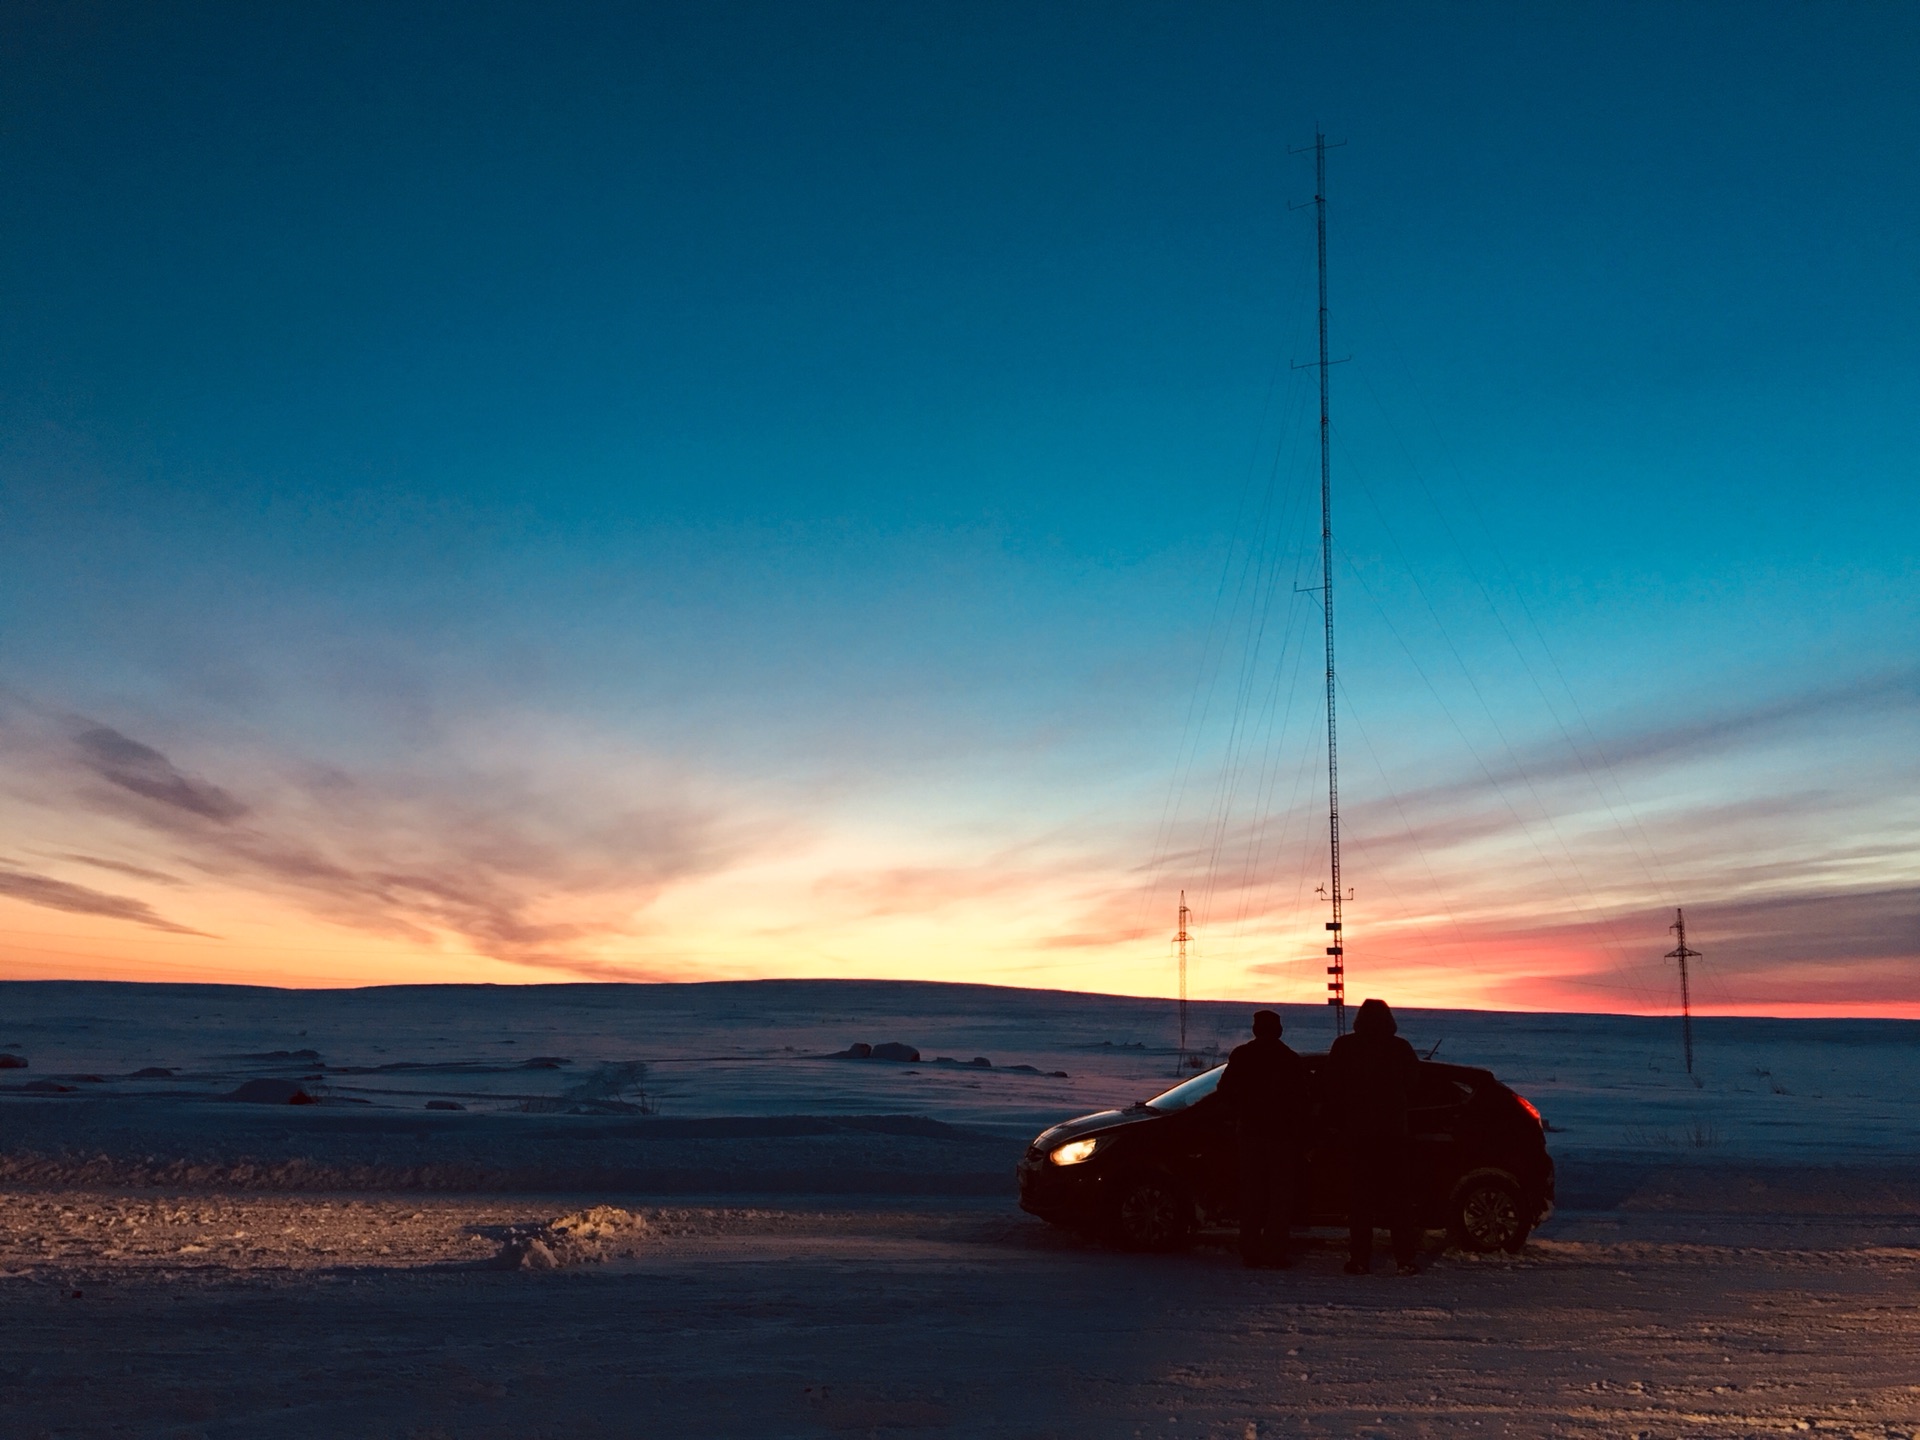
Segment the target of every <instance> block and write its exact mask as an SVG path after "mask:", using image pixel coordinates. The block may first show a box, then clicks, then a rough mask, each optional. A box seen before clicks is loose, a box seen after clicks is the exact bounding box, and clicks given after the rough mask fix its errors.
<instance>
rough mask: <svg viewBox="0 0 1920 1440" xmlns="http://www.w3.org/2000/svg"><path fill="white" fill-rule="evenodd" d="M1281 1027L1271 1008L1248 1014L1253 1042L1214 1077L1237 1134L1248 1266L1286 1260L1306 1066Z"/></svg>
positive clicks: (1242, 1242) (1288, 1259) (1239, 1048)
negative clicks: (1286, 1040) (1250, 1019)
mask: <svg viewBox="0 0 1920 1440" xmlns="http://www.w3.org/2000/svg"><path fill="white" fill-rule="evenodd" d="M1281 1030H1282V1026H1281V1024H1280V1017H1279V1016H1278V1015H1277V1014H1275V1013H1274V1012H1273V1011H1271V1010H1256V1011H1254V1014H1253V1039H1251V1040H1249V1041H1248V1042H1247V1043H1246V1044H1244V1045H1239V1046H1236V1047H1235V1048H1234V1051H1233V1053H1232V1054H1231V1055H1229V1056H1228V1057H1227V1069H1226V1073H1225V1074H1223V1075H1222V1076H1221V1077H1220V1090H1219V1094H1220V1095H1221V1097H1222V1098H1223V1099H1224V1100H1225V1101H1226V1103H1227V1106H1228V1108H1229V1111H1230V1113H1231V1114H1232V1115H1233V1118H1234V1123H1235V1125H1236V1126H1237V1128H1238V1130H1239V1135H1240V1258H1241V1259H1242V1260H1243V1261H1244V1262H1245V1263H1246V1264H1248V1265H1255V1266H1268V1265H1272V1266H1282V1267H1284V1266H1286V1265H1290V1264H1291V1263H1292V1256H1291V1255H1290V1254H1289V1253H1288V1251H1289V1240H1290V1237H1289V1232H1290V1230H1291V1229H1292V1225H1293V1205H1294V1194H1295V1190H1296V1187H1297V1185H1298V1183H1299V1177H1300V1168H1301V1167H1300V1151H1301V1137H1302V1136H1303V1135H1304V1134H1305V1131H1306V1118H1307V1116H1306V1111H1307V1067H1306V1065H1305V1064H1304V1063H1303V1062H1302V1061H1301V1059H1300V1057H1299V1056H1298V1055H1297V1054H1295V1053H1294V1051H1293V1049H1292V1048H1291V1047H1290V1046H1288V1045H1287V1044H1285V1043H1284V1042H1283V1041H1282V1040H1281V1039H1280V1034H1281Z"/></svg>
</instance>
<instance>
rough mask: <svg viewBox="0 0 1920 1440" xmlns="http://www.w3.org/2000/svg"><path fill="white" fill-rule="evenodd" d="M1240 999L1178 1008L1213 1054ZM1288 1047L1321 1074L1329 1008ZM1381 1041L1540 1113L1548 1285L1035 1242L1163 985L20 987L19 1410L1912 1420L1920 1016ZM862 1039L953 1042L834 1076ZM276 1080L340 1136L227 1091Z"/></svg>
mask: <svg viewBox="0 0 1920 1440" xmlns="http://www.w3.org/2000/svg"><path fill="white" fill-rule="evenodd" d="M1245 1009H1246V1007H1243V1006H1232V1007H1226V1006H1200V1007H1196V1012H1197V1020H1198V1028H1199V1030H1200V1039H1201V1041H1202V1043H1203V1044H1219V1045H1225V1044H1229V1043H1231V1042H1232V1041H1234V1040H1236V1039H1237V1038H1238V1033H1239V1031H1240V1028H1241V1027H1242V1026H1243V1025H1244V1012H1245ZM1288 1018H1289V1030H1290V1038H1293V1039H1294V1040H1295V1041H1296V1043H1299V1044H1301V1046H1302V1048H1319V1047H1318V1044H1316V1043H1315V1042H1316V1040H1318V1042H1319V1043H1321V1044H1323V1043H1324V1039H1325V1036H1324V1034H1317V1033H1316V1032H1319V1031H1324V1029H1325V1017H1324V1016H1322V1015H1320V1014H1317V1013H1313V1012H1289V1016H1288ZM1402 1021H1403V1029H1404V1030H1405V1032H1406V1033H1408V1034H1409V1036H1410V1038H1412V1039H1413V1040H1414V1041H1415V1043H1416V1044H1419V1045H1420V1046H1421V1047H1422V1048H1423V1049H1424V1048H1426V1047H1427V1046H1429V1045H1432V1044H1433V1043H1435V1042H1436V1041H1438V1042H1440V1044H1441V1052H1440V1053H1441V1055H1442V1056H1443V1057H1445V1058H1448V1059H1451V1060H1454V1061H1456V1062H1459V1063H1477V1064H1485V1065H1487V1066H1489V1067H1490V1068H1492V1069H1493V1070H1494V1071H1495V1072H1496V1073H1497V1074H1499V1075H1500V1076H1501V1077H1502V1078H1503V1079H1506V1080H1507V1081H1509V1083H1511V1084H1513V1085H1515V1086H1516V1088H1518V1089H1520V1090H1521V1091H1522V1092H1523V1093H1525V1094H1527V1095H1529V1096H1530V1097H1531V1098H1533V1099H1534V1100H1535V1101H1536V1103H1538V1104H1540V1106H1541V1108H1542V1109H1543V1110H1544V1111H1545V1112H1546V1113H1547V1115H1548V1117H1549V1119H1550V1120H1552V1121H1553V1122H1554V1124H1555V1126H1556V1127H1558V1128H1557V1131H1556V1133H1555V1134H1553V1135H1551V1136H1550V1137H1549V1138H1550V1142H1551V1144H1552V1147H1553V1149H1554V1152H1555V1155H1556V1157H1557V1158H1558V1160H1559V1162H1560V1166H1561V1174H1562V1183H1561V1192H1560V1193H1561V1210H1560V1212H1559V1214H1557V1215H1556V1216H1555V1217H1554V1218H1553V1219H1552V1220H1551V1221H1550V1222H1549V1223H1548V1224H1547V1226H1546V1227H1544V1228H1543V1230H1542V1231H1541V1232H1540V1233H1539V1235H1538V1236H1537V1237H1536V1238H1535V1240H1534V1241H1533V1242H1532V1244H1531V1245H1530V1246H1529V1248H1528V1250H1527V1252H1526V1253H1525V1254H1524V1255H1521V1256H1519V1257H1514V1258H1506V1257H1502V1258H1499V1259H1476V1258H1469V1257H1465V1256H1460V1255H1450V1254H1441V1253H1437V1252H1436V1253H1434V1254H1432V1255H1431V1257H1430V1259H1431V1263H1430V1266H1429V1268H1428V1269H1427V1271H1426V1273H1424V1274H1423V1275H1421V1276H1419V1277H1417V1278H1415V1279H1413V1280H1410V1281H1400V1280H1397V1279H1394V1278H1389V1277H1386V1276H1381V1277H1377V1278H1373V1279H1367V1280H1355V1279H1352V1278H1350V1277H1346V1276H1343V1275H1341V1274H1340V1273H1339V1263H1338V1262H1339V1255H1338V1252H1337V1250H1336V1248H1335V1246H1334V1237H1332V1236H1322V1237H1320V1238H1319V1240H1318V1242H1317V1243H1316V1246H1315V1248H1314V1250H1313V1251H1312V1253H1311V1254H1310V1255H1309V1257H1308V1259H1307V1260H1306V1262H1305V1263H1304V1264H1303V1265H1301V1266H1300V1267H1299V1268H1297V1269H1296V1270H1294V1271H1291V1272H1287V1273H1284V1274H1279V1273H1248V1272H1244V1271H1242V1270H1241V1269H1240V1268H1239V1267H1238V1266H1237V1264H1235V1263H1234V1262H1233V1260H1232V1258H1231V1257H1230V1256H1229V1255H1228V1254H1227V1253H1226V1252H1225V1251H1224V1250H1221V1249H1218V1248H1215V1247H1211V1246H1206V1245H1203V1246H1201V1247H1199V1248H1198V1249H1196V1250H1195V1251H1194V1252H1192V1253H1191V1254H1188V1255H1183V1256H1172V1257H1143V1256H1129V1255H1118V1254H1113V1253H1109V1252H1105V1251H1102V1250H1099V1249H1096V1248H1092V1247H1089V1246H1087V1245H1084V1244H1083V1243H1081V1242H1078V1241H1076V1240H1074V1239H1072V1238H1071V1237H1066V1236H1062V1235H1060V1234H1058V1233H1057V1232H1053V1231H1050V1230H1049V1229H1048V1228H1047V1227H1045V1226H1043V1225H1040V1224H1039V1223H1038V1222H1034V1221H1031V1220H1029V1219H1028V1218H1027V1217H1024V1216H1022V1215H1021V1214H1020V1213H1019V1211H1018V1210H1017V1209H1016V1208H1014V1206H1013V1204H1012V1202H1011V1196H1010V1191H1011V1177H1010V1168H1011V1164H1012V1161H1013V1158H1014V1155H1015V1154H1016V1153H1017V1151H1018V1148H1019V1146H1020V1144H1021V1143H1022V1141H1024V1139H1025V1138H1027V1137H1028V1136H1029V1135H1031V1134H1032V1133H1033V1132H1034V1131H1035V1130H1037V1129H1038V1128H1040V1126H1041V1125H1043V1124H1045V1123H1047V1122H1049V1121H1051V1120H1055V1119H1058V1118H1060V1117H1062V1116H1064V1115H1067V1114H1072V1113H1077V1112H1080V1111H1084V1110H1089V1109H1094V1108H1098V1107H1100V1106H1103V1105H1106V1104H1110V1103H1113V1102H1115V1101H1126V1100H1131V1099H1134V1098H1138V1097H1140V1096H1142V1095H1145V1094H1148V1093H1151V1092H1152V1091H1154V1090H1156V1089H1158V1088H1160V1087H1161V1086H1162V1085H1164V1084H1165V1083H1168V1081H1169V1080H1170V1078H1171V1071H1172V1068H1173V1055H1172V1052H1171V1047H1170V1044H1169V1041H1170V1039H1171V1023H1170V1022H1171V1013H1170V1007H1168V1006H1167V1005H1165V1004H1163V1003H1161V1004H1155V1003H1151V1002H1143V1001H1133V1000H1122V999H1114V998H1109V997H1092V996H1072V995H1058V994H1036V993H1032V992H1017V991H1001V990H994V989H989V988H986V987H954V986H918V985H888V984H869V983H832V982H815V983H777V984H764V985H717V986H635V987H600V986H571V987H547V988H541V989H534V990H517V989H492V988H487V987H456V988H449V989H432V990H428V989H400V990H383V991H359V992H275V991H261V990H245V989H229V988H215V987H195V986H177V987H174V986H146V987H134V986H122V985H106V984H98V985H95V984H65V983H61V984H20V983H14V984H5V985H0V1049H4V1050H5V1051H7V1052H10V1053H13V1054H17V1055H20V1056H22V1057H24V1058H25V1059H26V1060H27V1061H28V1062H29V1063H28V1064H27V1066H25V1067H24V1068H5V1069H0V1187H4V1188H3V1190H0V1194H4V1201H5V1203H4V1206H3V1207H0V1326H4V1330H3V1331H0V1333H4V1334H5V1335H6V1336H7V1344H6V1345H5V1346H4V1347H0V1415H4V1416H5V1417H6V1419H7V1430H8V1433H9V1434H20V1435H75V1436H78V1435H88V1436H92V1435H118V1434H126V1435H155V1436H201V1435H204V1436H209V1437H212V1436H242V1435H246V1436H251V1435H264V1434H273V1435H287V1436H305V1435H313V1436H323V1435H324V1436H333V1435H369V1436H387V1435H391V1436H396V1437H399V1436H435V1435H443V1436H463V1437H464V1436H483V1435H499V1436H541V1435H553V1436H563V1435H564V1436H574V1435H595V1434H608V1435H648V1436H650V1435H662V1436H667V1435H672V1436H680V1435H725V1436H732V1435H740V1436H780V1435H795V1436H813V1435H833V1434H851V1435H867V1434H874V1435H900V1436H907V1435H941V1434H951V1435H973V1434H981V1435H992V1434H1007V1435H1023V1436H1027V1435H1030V1436H1044V1435H1062V1436H1065V1435H1072V1436H1081V1435H1085V1436H1109V1435H1120V1436H1127V1435H1135V1434H1138V1435H1143V1436H1167V1437H1176V1436H1193V1435H1207V1436H1221V1437H1233V1440H1242V1437H1245V1436H1247V1435H1249V1434H1251V1435H1256V1436H1258V1435H1282V1434H1296V1433H1298V1434H1328V1435H1370V1434H1378V1435H1395V1436H1401V1435H1414V1436H1418V1435H1448V1436H1451V1435H1462V1436H1465V1435H1475V1436H1480V1435H1498V1434H1511V1435H1536V1434H1538V1435H1546V1434H1566V1435H1595V1436H1600V1435H1607V1436H1620V1435H1647V1436H1660V1437H1670V1436H1671V1437H1679V1436H1746V1435H1770V1434H1785V1433H1808V1432H1809V1431H1812V1432H1815V1433H1818V1432H1826V1433H1841V1434H1853V1435H1870V1436H1873V1437H1875V1440H1887V1437H1890V1436H1902V1435H1911V1434H1914V1433H1920V1383H1917V1382H1920V1299H1917V1298H1916V1295H1917V1292H1916V1288H1915V1282H1916V1280H1917V1279H1920V1158H1916V1157H1920V1095H1916V1093H1915V1092H1916V1090H1920V1067H1917V1066H1915V1065H1914V1063H1913V1061H1914V1045H1915V1041H1916V1039H1920V1026H1916V1025H1912V1024H1901V1023H1898V1022H1866V1021H1855V1022H1838V1021H1826V1022H1784V1021H1753V1020H1728V1021H1707V1022H1701V1023H1700V1025H1699V1026H1698V1030H1697V1036H1696V1039H1697V1048H1698V1070H1699V1080H1700V1083H1699V1084H1698V1085H1696V1084H1694V1083H1692V1082H1690V1081H1689V1080H1688V1078H1687V1077H1686V1076H1685V1075H1684V1074H1679V1073H1676V1072H1678V1070H1679V1065H1678V1059H1679V1056H1678V1050H1679V1046H1678V1035H1677V1025H1676V1024H1674V1023H1671V1022H1656V1021H1642V1020H1626V1019H1618V1018H1608V1017H1584V1016H1506V1015H1486V1014H1462V1013H1445V1012H1412V1013H1408V1014H1405V1015H1403V1016H1402ZM856 1041H857V1042H865V1043H868V1044H877V1043H881V1042H886V1041H901V1042H905V1043H907V1044H910V1045H913V1046H916V1047H917V1048H918V1049H919V1050H920V1051H921V1053H922V1057H923V1059H922V1061H921V1062H920V1063H917V1064H912V1063H888V1062H883V1061H873V1060H837V1059H825V1058H816V1057H821V1056H824V1055H826V1054H828V1053H830V1052H832V1051H838V1050H842V1049H845V1048H846V1047H847V1046H849V1045H850V1044H852V1043H854V1042H856ZM275 1051H281V1052H288V1053H284V1054H280V1055H275V1054H273V1052H275ZM298 1052H308V1053H305V1054H302V1053H298ZM940 1056H948V1057H952V1060H953V1061H954V1062H956V1063H950V1064H941V1063H938V1060H937V1057H940ZM976 1056H980V1057H985V1058H987V1059H988V1060H990V1061H991V1064H990V1065H987V1066H979V1065H974V1064H972V1063H970V1062H972V1061H973V1059H974V1057H976ZM535 1059H538V1060H539V1061H540V1063H538V1064H535V1065H529V1064H527V1063H526V1062H527V1061H529V1060H535ZM639 1066H644V1067H645V1068H644V1071H642V1070H641V1069H638V1068H636V1067H639ZM1015 1066H1026V1067H1029V1068H1027V1069H1015V1068H1013V1067H1015ZM379 1067H388V1068H379ZM142 1069H165V1070H169V1071H172V1072H173V1073H172V1074H169V1075H148V1076H145V1077H140V1078H135V1075H136V1072H138V1071H140V1070H142ZM1060 1070H1064V1071H1066V1072H1067V1073H1066V1075H1065V1076H1064V1077H1062V1076H1058V1075H1054V1074H1051V1073H1049V1072H1053V1071H1060ZM89 1077H95V1078H89ZM254 1080H269V1081H276V1082H279V1083H280V1084H281V1085H282V1086H284V1087H287V1088H291V1087H300V1088H303V1089H304V1090H305V1091H307V1092H308V1093H311V1094H312V1095H314V1096H315V1097H316V1098H317V1099H318V1100H319V1101H320V1102H321V1103H318V1104H313V1105H301V1106H289V1105H285V1104H256V1103H248V1102H245V1101H237V1100H226V1099H220V1098H217V1097H219V1096H221V1095H225V1094H229V1093H231V1092H232V1091H234V1090H235V1089H237V1088H239V1087H240V1086H242V1085H243V1084H246V1083H247V1082H249V1081H254ZM43 1082H44V1084H43ZM28 1086H41V1087H42V1088H38V1089H28V1088H26V1087H28ZM49 1087H60V1088H49ZM432 1101H438V1102H440V1103H442V1104H445V1103H448V1102H452V1103H457V1104H461V1105H465V1106H467V1107H468V1108H467V1109H465V1110H464V1111H456V1110H442V1109H435V1110H428V1109H426V1108H425V1107H426V1106H427V1104H428V1103H429V1102H432ZM569 1110H580V1111H584V1112H586V1113H578V1114H575V1113H566V1112H567V1111H569ZM644 1111H657V1112H658V1113H643V1112H644ZM595 1207H599V1208H597V1209H596V1208H595ZM560 1217H572V1218H568V1219H565V1220H562V1221H561V1223H558V1224H555V1223H552V1222H555V1221H556V1220H559V1219H560ZM582 1217H585V1218H582ZM1436 1238H1437V1237H1436Z"/></svg>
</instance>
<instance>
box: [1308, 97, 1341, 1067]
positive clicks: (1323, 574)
mask: <svg viewBox="0 0 1920 1440" xmlns="http://www.w3.org/2000/svg"><path fill="white" fill-rule="evenodd" d="M1313 211H1314V229H1315V232H1316V236H1317V239H1318V241H1319V259H1320V359H1319V362H1318V369H1319V371H1320V608H1321V611H1322V614H1323V616H1324V619H1325V621H1326V628H1327V852H1328V860H1329V862H1330V864H1331V868H1332V871H1333V874H1332V882H1333V883H1332V884H1331V885H1330V886H1329V887H1328V896H1329V898H1330V899H1331V900H1332V902H1333V918H1332V919H1330V920H1329V921H1327V934H1328V936H1329V937H1330V938H1331V939H1332V941H1333V943H1332V944H1331V945H1329V946H1327V958H1328V960H1329V962H1330V963H1329V964H1328V966H1327V1003H1328V1004H1329V1005H1331V1006H1333V1027H1334V1033H1335V1034H1336V1035H1344V1034H1346V1033H1347V947H1346V931H1345V928H1344V921H1343V920H1342V917H1341V913H1340V909H1341V902H1342V899H1343V898H1344V896H1345V891H1343V890H1342V889H1341V888H1340V736H1339V726H1338V725H1337V723H1336V720H1335V701H1334V678H1333V677H1334V672H1333V458H1332V429H1331V424H1330V421H1329V419H1328V415H1329V407H1328V403H1327V368H1328V366H1329V365H1330V364H1331V363H1332V362H1331V361H1330V360H1329V359H1328V357H1327V137H1326V136H1325V135H1324V134H1319V133H1316V134H1315V135H1314V137H1313Z"/></svg>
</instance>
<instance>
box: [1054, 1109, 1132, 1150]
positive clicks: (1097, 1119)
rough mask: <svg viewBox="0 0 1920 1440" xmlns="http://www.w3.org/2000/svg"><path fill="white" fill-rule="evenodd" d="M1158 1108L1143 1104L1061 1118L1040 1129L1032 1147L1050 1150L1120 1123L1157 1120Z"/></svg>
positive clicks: (1109, 1128) (1112, 1128)
mask: <svg viewBox="0 0 1920 1440" xmlns="http://www.w3.org/2000/svg"><path fill="white" fill-rule="evenodd" d="M1159 1118H1160V1112H1159V1111H1158V1110H1148V1109H1146V1108H1145V1107H1144V1106H1142V1107H1140V1108H1138V1109H1133V1110H1096V1111H1095V1112H1094V1113H1093V1114H1091V1115H1082V1116H1080V1117H1079V1119H1077V1120H1063V1121H1061V1122H1060V1123H1059V1124H1058V1125H1055V1126H1054V1127H1053V1128H1052V1129H1051V1130H1042V1131H1041V1132H1040V1133H1039V1134H1038V1135H1037V1136H1035V1137H1034V1141H1033V1148H1034V1149H1036V1150H1051V1149H1052V1148H1053V1147H1054V1146H1056V1145H1064V1144H1065V1143H1066V1142H1067V1141H1069V1140H1078V1139H1079V1138H1080V1137H1081V1136H1083V1135H1092V1134H1096V1133H1097V1132H1099V1131H1102V1130H1115V1129H1118V1128H1119V1127H1120V1126H1122V1125H1138V1124H1139V1123H1140V1122H1141V1121H1142V1120H1158V1119H1159Z"/></svg>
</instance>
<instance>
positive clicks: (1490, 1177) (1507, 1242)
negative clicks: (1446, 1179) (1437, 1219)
mask: <svg viewBox="0 0 1920 1440" xmlns="http://www.w3.org/2000/svg"><path fill="white" fill-rule="evenodd" d="M1531 1228H1532V1227H1531V1226H1530V1225H1528V1224H1527V1218H1526V1213H1525V1211H1524V1210H1523V1209H1522V1208H1521V1205H1520V1187H1519V1186H1518V1185H1516V1184H1514V1183H1513V1181H1512V1179H1510V1178H1509V1177H1508V1176H1506V1175H1503V1174H1501V1173H1499V1172H1498V1171H1483V1172H1481V1173H1479V1174H1477V1175H1469V1176H1467V1178H1466V1179H1465V1180H1462V1181H1461V1182H1460V1184H1459V1185H1458V1187H1456V1188H1455V1190H1454V1192H1453V1203H1452V1205H1451V1206H1450V1207H1449V1211H1448V1223H1447V1229H1448V1231H1449V1232H1450V1233H1451V1234H1452V1236H1453V1243H1454V1244H1456V1245H1458V1246H1459V1247H1460V1248H1461V1249H1462V1250H1472V1251H1474V1252H1476V1253H1477V1254H1481V1255H1490V1254H1492V1253H1493V1252H1494V1251H1496V1250H1505V1251H1507V1252H1508V1253H1509V1254H1511V1253H1513V1252H1516V1251H1518V1250H1519V1249H1520V1247H1521V1246H1523V1245H1525V1244H1526V1243H1527V1232H1528V1231H1529V1230H1530V1229H1531Z"/></svg>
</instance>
